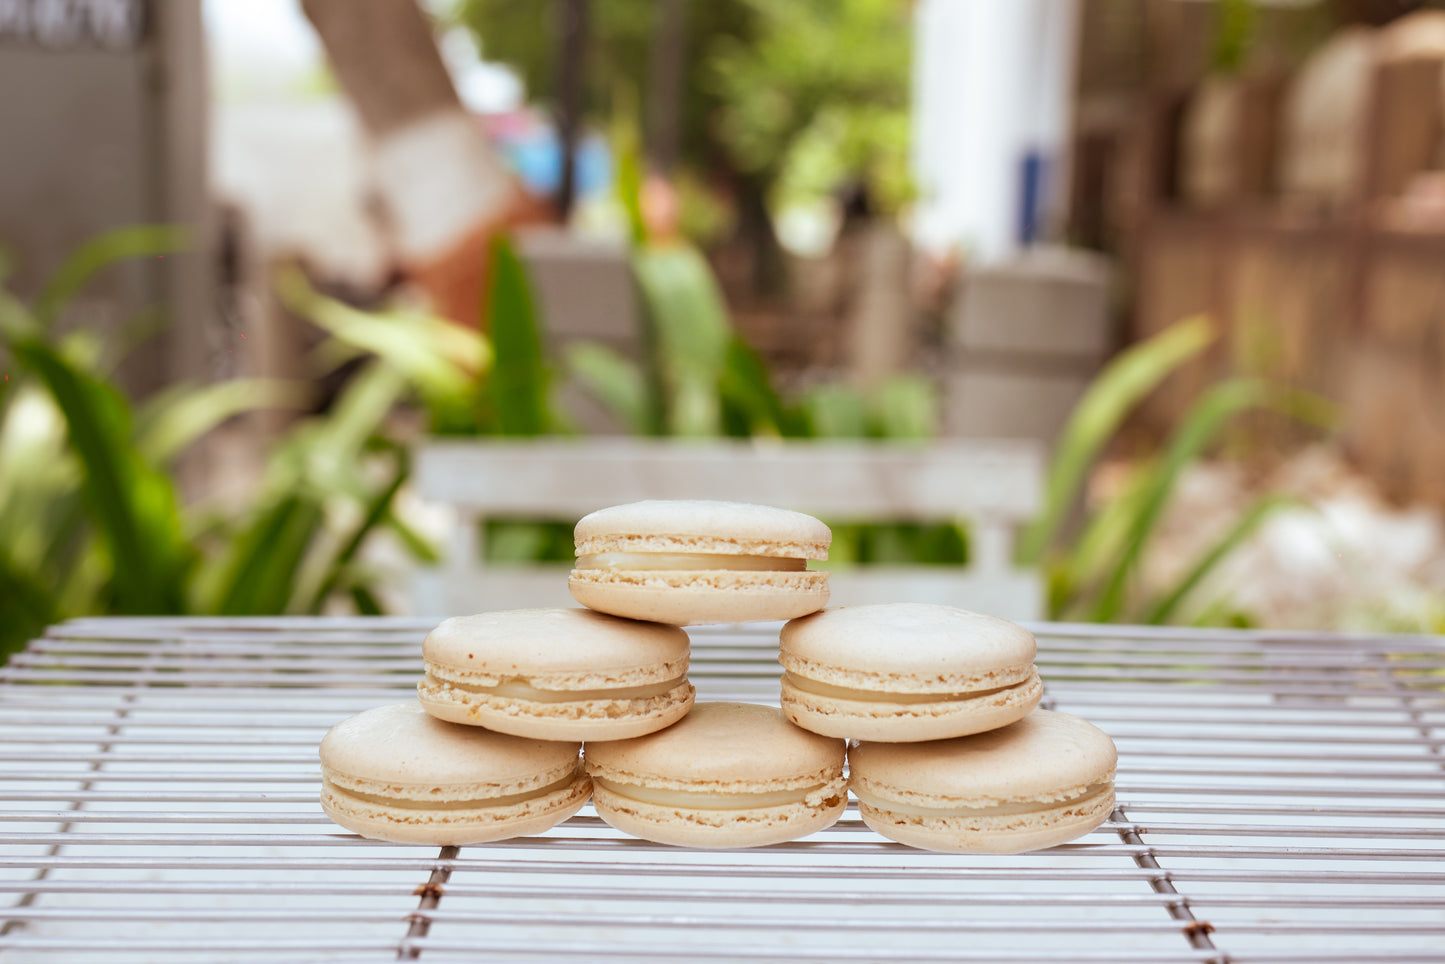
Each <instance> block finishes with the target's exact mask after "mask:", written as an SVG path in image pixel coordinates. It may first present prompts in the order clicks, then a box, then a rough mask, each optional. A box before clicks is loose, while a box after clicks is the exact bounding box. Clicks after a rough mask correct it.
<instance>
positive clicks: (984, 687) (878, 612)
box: [778, 603, 1043, 743]
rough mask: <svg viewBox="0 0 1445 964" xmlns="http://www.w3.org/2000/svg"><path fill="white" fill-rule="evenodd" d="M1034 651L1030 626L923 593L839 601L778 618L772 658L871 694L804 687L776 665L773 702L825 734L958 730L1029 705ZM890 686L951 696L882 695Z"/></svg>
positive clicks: (962, 732)
mask: <svg viewBox="0 0 1445 964" xmlns="http://www.w3.org/2000/svg"><path fill="white" fill-rule="evenodd" d="M1037 652H1038V646H1037V643H1036V642H1035V640H1034V637H1033V634H1032V633H1030V632H1029V631H1028V630H1026V629H1024V628H1023V627H1022V626H1019V625H1017V624H1015V623H1012V622H1009V621H1008V620H1005V619H999V618H998V617H995V616H988V615H984V614H982V613H975V612H970V611H968V610H964V609H956V608H953V607H950V606H937V605H929V604H923V603H885V604H880V605H871V606H843V607H839V608H837V609H828V610H824V611H822V612H818V613H814V614H811V615H808V616H804V617H801V618H799V619H794V620H792V621H791V622H789V623H788V624H787V625H786V626H784V627H783V630H782V634H781V639H780V646H779V656H778V659H779V662H780V663H782V666H783V668H784V669H785V670H787V672H788V673H789V674H792V675H795V676H800V677H803V678H805V679H810V680H814V681H816V682H819V683H823V684H826V685H829V686H837V687H843V688H847V689H852V690H863V691H868V692H873V693H878V694H880V697H879V698H878V699H876V700H867V699H849V698H842V697H839V696H833V695H823V694H820V693H813V692H809V691H807V690H805V689H802V688H799V687H798V686H795V685H794V684H793V683H792V682H791V680H790V679H789V677H788V676H786V675H785V676H784V677H783V680H782V696H781V702H782V706H783V710H784V712H785V713H787V715H788V718H789V719H790V720H792V721H793V722H794V723H796V724H798V725H799V726H801V727H803V728H805V729H808V730H812V731H813V732H816V733H821V734H824V735H827V736H837V737H848V738H854V739H867V740H880V741H887V742H896V743H903V742H915V741H922V740H940V739H948V738H951V737H955V736H966V735H969V734H972V733H981V732H985V731H987V730H992V729H997V728H998V727H1001V726H1006V725H1008V724H1009V723H1012V722H1014V721H1015V720H1018V719H1020V718H1022V717H1023V716H1025V715H1027V714H1028V713H1029V712H1031V711H1032V710H1033V709H1034V708H1035V707H1036V706H1038V704H1039V700H1040V699H1041V698H1042V696H1043V683H1042V681H1041V680H1040V679H1039V675H1038V672H1037V670H1036V669H1035V668H1034V657H1035V656H1036V655H1037ZM974 692H977V693H978V694H979V695H978V696H976V697H967V696H965V697H963V698H957V696H956V694H968V693H974ZM893 694H897V695H899V696H906V697H910V698H912V697H917V696H926V695H928V694H939V695H940V697H942V696H948V695H953V696H954V698H950V699H939V700H937V701H924V702H904V701H897V702H895V701H892V700H889V699H888V698H887V696H889V695H893Z"/></svg>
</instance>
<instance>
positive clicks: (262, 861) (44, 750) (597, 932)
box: [0, 619, 1445, 964]
mask: <svg viewBox="0 0 1445 964" xmlns="http://www.w3.org/2000/svg"><path fill="white" fill-rule="evenodd" d="M428 628H429V626H428V624H426V623H423V622H419V621H416V620H410V621H409V620H398V619H378V620H356V619H350V620H310V619H304V620H303V619H263V620H194V619H192V620H173V619H144V620H142V619H136V620H120V619H92V620H84V621H79V622H73V623H69V624H66V625H63V626H59V627H56V628H54V629H52V630H51V631H50V632H49V633H48V634H47V635H46V636H45V637H44V638H43V639H39V640H36V641H35V642H34V643H33V644H32V645H31V646H30V647H29V648H28V649H27V650H26V651H25V652H24V653H21V654H19V655H17V656H16V657H14V658H12V660H11V662H10V664H9V665H8V667H6V668H4V669H3V670H0V788H3V789H0V921H4V923H3V924H0V931H3V933H0V961H4V962H6V964H11V962H19V961H46V962H53V961H85V962H90V961H98V962H101V961H104V962H110V961H137V962H138V961H187V962H195V961H208V962H209V961H238V962H248V961H268V962H270V961H287V962H292V961H386V960H393V959H396V958H398V957H402V958H408V959H410V958H417V957H420V958H421V959H422V960H436V961H555V960H576V961H598V960H618V961H677V960H693V959H696V960H752V961H820V962H821V961H830V962H833V961H882V960H888V961H893V960H897V961H972V962H985V961H999V962H1002V961H1010V962H1020V961H1044V960H1047V961H1050V962H1074V961H1078V962H1084V961H1088V962H1103V961H1108V962H1124V961H1180V962H1184V961H1189V962H1201V961H1207V962H1238V964H1246V962H1306V961H1308V962H1312V964H1314V962H1345V961H1348V962H1364V961H1390V962H1427V961H1429V962H1439V961H1442V960H1445V768H1442V767H1445V758H1442V743H1445V697H1442V691H1441V686H1442V685H1445V646H1442V641H1441V640H1439V639H1434V638H1407V637H1393V638H1381V639H1371V638H1343V637H1326V636H1304V635H1289V634H1268V633H1241V632H1212V631H1209V632H1206V631H1165V630H1154V629H1148V630H1146V629H1132V628H1120V627H1088V626H1057V625H1055V626H1039V627H1036V629H1037V632H1038V635H1039V640H1040V658H1039V665H1040V670H1041V672H1042V674H1043V677H1044V680H1045V684H1046V697H1045V702H1046V705H1048V706H1051V707H1054V708H1057V709H1062V710H1066V711H1070V712H1074V713H1077V714H1080V715H1082V716H1085V717H1087V718H1089V719H1091V720H1093V721H1094V722H1096V723H1097V724H1099V725H1100V726H1102V727H1103V728H1104V729H1105V730H1106V731H1108V732H1109V733H1110V734H1112V735H1113V736H1114V738H1115V740H1116V741H1117V742H1118V744H1119V748H1120V751H1121V765H1120V773H1119V782H1118V786H1119V809H1118V811H1117V812H1116V813H1115V814H1114V816H1113V819H1112V820H1111V821H1110V822H1109V823H1107V824H1105V825H1104V826H1103V827H1101V828H1100V829H1099V830H1097V831H1096V832H1094V833H1092V834H1089V835H1088V836H1086V837H1084V838H1082V839H1080V840H1079V841H1077V842H1076V843H1073V844H1069V845H1066V846H1063V847H1058V848H1054V849H1052V850H1048V851H1044V852H1040V853H1034V854H1026V855H1019V856H1010V857H967V856H946V855H940V854H929V853H924V852H920V851H915V850H910V849H908V848H905V847H901V846H898V845H895V844H892V843H890V842H888V841H885V840H883V839H882V838H879V837H877V836H875V835H874V834H873V833H872V832H871V831H869V830H868V829H867V828H866V827H864V826H863V824H862V823H861V822H860V821H859V820H858V818H857V814H856V811H855V810H852V809H850V811H849V813H848V814H847V815H846V816H845V818H844V819H843V820H842V821H841V822H840V823H839V824H838V825H837V826H836V827H835V828H833V829H831V830H828V831H825V832H822V833H819V834H815V835H814V836H812V837H810V838H807V839H806V840H803V841H800V842H797V843H794V844H789V845H781V846H777V847H769V848H763V849H759V850H752V851H735V852H702V851H689V850H680V849H674V848H667V847H661V846H654V845H652V844H649V843H646V842H643V841H638V840H633V839H630V838H625V837H622V836H621V835H619V834H617V833H615V832H614V831H612V830H611V829H610V828H608V827H607V826H605V825H604V824H602V823H601V822H600V821H599V820H598V819H597V818H596V817H595V816H594V815H593V813H592V811H591V809H590V808H587V809H584V810H583V811H582V812H581V813H580V814H579V815H578V816H576V817H574V818H573V819H571V820H570V821H568V822H567V823H565V824H563V825H562V826H560V827H558V828H556V829H555V830H553V831H552V832H550V833H548V834H546V835H544V836H541V837H535V838H526V839H521V840H514V841H508V842H504V843H499V844H493V845H487V846H478V847H466V848H462V849H461V850H460V851H453V850H450V849H449V850H445V851H442V852H441V853H440V854H439V853H438V852H437V850H436V849H434V848H433V849H428V848H419V847H407V846H396V845H389V844H384V843H376V842H371V841H365V840H362V839H360V838H358V837H355V836H353V835H351V834H348V833H344V832H342V831H341V830H340V829H339V828H337V827H335V826H334V825H332V824H331V823H330V822H329V821H328V820H327V819H326V817H325V816H324V815H323V814H322V813H321V810H320V808H319V806H318V805H317V803H316V794H317V782H318V772H317V762H316V744H317V743H318V741H319V740H320V738H321V735H322V734H323V733H324V732H325V730H326V728H327V727H329V726H330V725H331V724H333V723H335V722H336V721H338V720H340V719H342V718H343V717H345V716H347V715H349V714H351V713H354V712H357V711H359V710H362V709H365V708H367V707H370V706H373V705H377V704H379V703H383V702H390V701H395V700H401V699H408V698H410V695H411V688H412V686H413V684H414V682H415V680H416V678H417V676H418V673H419V663H420V657H419V644H420V640H421V637H422V636H423V635H424V633H425V631H426V629H428ZM776 631H777V627H776V625H773V626H750V627H740V628H721V627H719V628H704V629H698V630H694V631H693V638H694V668H693V671H692V677H693V679H694V681H695V682H696V683H697V685H698V688H699V691H700V695H701V696H702V697H703V698H709V699H742V700H752V701H758V702H771V701H774V700H776V698H777V674H778V667H777V665H776V661H775V647H776Z"/></svg>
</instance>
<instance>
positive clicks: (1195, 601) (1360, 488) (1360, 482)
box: [1101, 446, 1445, 632]
mask: <svg viewBox="0 0 1445 964" xmlns="http://www.w3.org/2000/svg"><path fill="white" fill-rule="evenodd" d="M1108 477H1109V473H1108V472H1107V471H1106V472H1104V473H1101V478H1103V479H1107V478H1108ZM1105 488H1107V484H1105ZM1267 492H1277V493H1283V494H1287V495H1290V496H1293V497H1296V498H1298V499H1299V500H1300V501H1301V505H1300V507H1298V508H1294V507H1291V508H1286V509H1283V510H1281V511H1279V512H1277V513H1276V514H1274V515H1273V516H1271V517H1270V518H1269V519H1268V521H1266V522H1265V523H1264V525H1263V526H1261V527H1260V529H1259V530H1258V531H1257V532H1256V533H1255V535H1254V536H1253V538H1251V539H1250V540H1249V541H1248V542H1247V543H1245V544H1244V545H1242V546H1240V547H1239V548H1238V549H1237V550H1236V551H1235V552H1234V553H1233V554H1232V555H1231V556H1229V557H1228V558H1227V559H1226V560H1225V561H1224V562H1223V563H1221V564H1220V566H1219V568H1218V569H1217V570H1216V571H1215V573H1214V575H1213V576H1212V577H1211V578H1210V579H1209V580H1208V581H1207V583H1206V584H1205V585H1202V586H1201V587H1200V588H1199V589H1198V590H1197V591H1196V593H1195V594H1194V596H1193V597H1192V599H1191V600H1190V604H1189V605H1190V610H1189V613H1187V614H1181V615H1189V616H1194V617H1198V616H1200V615H1206V616H1207V617H1208V618H1210V619H1211V620H1216V619H1219V618H1221V617H1228V616H1229V615H1231V614H1235V613H1237V614H1240V615H1243V616H1244V617H1245V618H1247V619H1248V620H1249V621H1250V622H1252V623H1253V624H1255V625H1259V626H1268V627H1276V628H1290V629H1325V630H1337V631H1349V630H1360V631H1387V632H1445V512H1442V511H1441V510H1440V509H1438V508H1433V507H1426V506H1396V505H1391V504H1390V503H1389V502H1387V500H1385V499H1384V498H1383V497H1382V496H1381V495H1380V494H1379V492H1378V491H1377V489H1376V488H1375V487H1374V486H1373V485H1372V484H1371V483H1370V482H1369V480H1368V479H1366V478H1365V477H1364V476H1362V475H1360V474H1359V473H1358V472H1356V471H1354V470H1353V469H1351V468H1350V467H1349V465H1348V464H1347V462H1346V461H1345V459H1344V458H1343V457H1342V456H1341V455H1340V453H1339V452H1338V451H1337V450H1335V449H1333V448H1330V447H1324V446H1321V447H1315V448H1310V449H1306V450H1305V451H1303V452H1301V453H1300V454H1298V455H1296V456H1294V457H1292V458H1290V459H1289V460H1288V461H1286V462H1285V463H1283V464H1282V465H1281V466H1280V467H1279V468H1278V469H1276V470H1274V471H1272V472H1270V473H1269V474H1268V475H1266V476H1264V477H1263V478H1261V477H1259V475H1258V473H1257V472H1251V471H1249V470H1248V469H1246V468H1245V467H1243V466H1241V465H1238V464H1233V463H1205V464H1201V465H1199V466H1196V467H1195V468H1194V469H1192V470H1191V471H1190V472H1189V473H1188V474H1187V475H1186V476H1185V477H1184V479H1183V480H1182V481H1181V483H1180V485H1179V488H1178V489H1177V491H1176V492H1175V494H1174V498H1173V501H1172V504H1171V505H1170V507H1169V510H1168V513H1167V517H1166V519H1165V520H1164V522H1163V523H1162V525H1161V526H1160V529H1159V531H1158V532H1157V533H1156V535H1155V538H1154V540H1153V542H1152V544H1151V546H1150V548H1149V551H1148V555H1147V558H1146V564H1145V566H1144V567H1143V569H1144V577H1143V580H1144V585H1145V587H1146V590H1148V591H1153V592H1157V591H1159V590H1160V589H1162V588H1164V587H1167V586H1169V585H1170V584H1171V582H1172V581H1173V580H1175V579H1177V578H1178V576H1179V574H1180V573H1182V572H1184V571H1185V570H1187V568H1188V567H1189V565H1190V564H1191V563H1192V561H1193V560H1194V559H1195V558H1196V557H1197V556H1198V554H1199V553H1200V552H1202V551H1204V549H1205V548H1206V547H1208V546H1209V545H1211V544H1212V543H1213V542H1214V541H1215V540H1216V539H1218V538H1219V537H1220V535H1221V534H1222V533H1223V532H1224V531H1225V530H1226V529H1227V528H1228V526H1229V525H1230V524H1231V523H1232V522H1233V520H1234V519H1236V518H1237V517H1238V516H1239V515H1240V513H1242V512H1244V511H1245V509H1246V508H1247V507H1248V506H1249V505H1250V504H1251V503H1252V502H1253V501H1254V500H1255V499H1257V498H1258V497H1259V496H1261V495H1262V494H1264V493H1267Z"/></svg>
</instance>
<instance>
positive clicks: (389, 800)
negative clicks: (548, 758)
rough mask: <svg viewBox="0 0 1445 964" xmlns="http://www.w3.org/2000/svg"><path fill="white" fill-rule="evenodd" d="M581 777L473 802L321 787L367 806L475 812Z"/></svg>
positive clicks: (534, 795)
mask: <svg viewBox="0 0 1445 964" xmlns="http://www.w3.org/2000/svg"><path fill="white" fill-rule="evenodd" d="M580 775H581V768H580V767H579V768H578V769H577V770H573V771H572V772H571V773H569V774H567V775H566V776H565V777H563V778H562V779H560V780H557V781H555V782H553V783H549V784H547V785H546V786H545V787H538V788H537V789H535V790H528V791H526V792H524V793H508V794H504V795H502V796H500V797H481V798H479V799H476V800H411V799H408V798H406V797H388V796H383V795H382V794H379V793H362V792H360V791H358V790H348V789H346V788H345V787H338V786H337V785H336V784H334V783H332V782H331V781H330V780H327V779H325V778H323V779H322V781H321V782H322V784H323V785H324V786H326V787H327V788H328V789H330V790H331V792H332V793H335V794H337V795H338V796H343V797H347V798H349V799H352V800H360V801H361V802H363V803H370V804H374V805H377V806H382V807H398V808H400V809H402V810H478V809H481V808H483V807H510V806H512V805H514V804H518V803H526V802H527V801H528V800H537V799H540V798H541V797H545V796H548V795H549V794H553V793H556V792H557V791H558V790H565V789H567V788H568V787H570V786H571V785H572V784H573V783H576V782H577V778H578V777H579V776H580Z"/></svg>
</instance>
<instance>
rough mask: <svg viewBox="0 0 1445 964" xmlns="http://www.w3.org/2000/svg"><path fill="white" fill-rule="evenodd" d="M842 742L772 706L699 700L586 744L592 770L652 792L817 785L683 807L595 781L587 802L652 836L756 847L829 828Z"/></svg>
mask: <svg viewBox="0 0 1445 964" xmlns="http://www.w3.org/2000/svg"><path fill="white" fill-rule="evenodd" d="M845 756H846V744H845V743H844V742H843V741H842V740H835V739H831V738H828V737H821V736H818V735H817V734H814V733H808V732H807V731H805V730H801V729H799V728H797V727H795V726H793V725H792V724H791V723H789V722H788V721H787V720H786V719H785V718H784V717H783V715H782V713H781V712H779V711H778V710H777V708H775V707H770V706H760V705H756V704H751V703H698V704H696V705H695V706H694V707H693V708H692V710H691V711H690V712H689V713H688V715H687V716H685V717H684V718H683V719H682V720H681V721H680V722H678V723H677V724H676V725H674V726H672V727H669V728H668V729H666V730H663V731H661V732H659V733H654V734H651V735H649V736H645V737H640V738H638V739H635V740H623V741H618V742H613V743H588V744H587V745H586V747H585V753H584V757H585V761H586V766H587V771H588V773H589V774H591V775H593V776H594V777H596V778H598V779H600V780H610V781H615V782H618V783H623V784H629V785H633V786H641V787H645V788H647V789H649V790H662V791H668V790H674V791H679V790H680V791H684V792H690V793H706V794H735V793H771V792H776V791H784V790H806V789H809V788H817V789H816V790H815V791H814V792H812V793H809V794H808V796H807V798H806V799H805V800H803V801H800V802H795V803H789V804H782V805H776V806H768V807H758V808H753V809H708V808H698V809H688V808H686V807H683V806H678V805H660V804H656V803H650V802H644V801H639V800H636V799H634V798H631V797H627V796H625V795H623V794H620V793H617V792H614V791H612V790H609V789H607V788H605V787H602V786H600V785H599V786H597V787H595V789H594V796H593V805H594V806H595V807H596V809H597V813H598V815H599V816H601V817H602V819H603V820H605V821H606V822H607V823H608V824H609V825H611V826H612V827H615V828H616V829H618V830H621V831H623V832H624V833H630V834H632V835H634V836H637V837H642V838H644V839H647V840H652V841H656V842H658V843H665V844H673V845H676V846H685V847H703V848H721V847H757V846H764V845H767V844H774V843H782V842H784V841H788V840H796V839H798V838H799V837H803V836H806V835H808V834H810V833H814V832H815V831H818V830H822V829H824V828H826V827H829V826H832V824H833V823H835V822H836V821H837V819H838V818H839V817H840V816H841V815H842V814H843V811H844V809H845V808H846V806H847V793H846V790H845V787H846V779H845V777H844V774H843V762H844V759H845Z"/></svg>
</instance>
